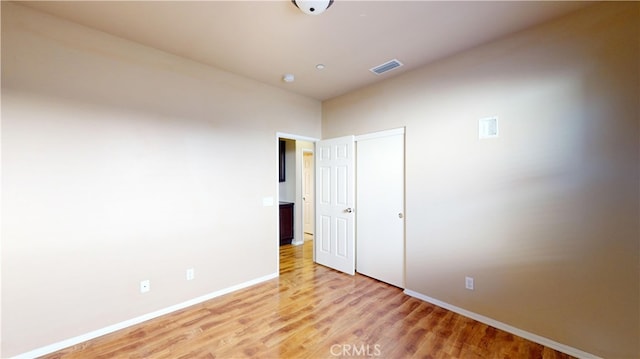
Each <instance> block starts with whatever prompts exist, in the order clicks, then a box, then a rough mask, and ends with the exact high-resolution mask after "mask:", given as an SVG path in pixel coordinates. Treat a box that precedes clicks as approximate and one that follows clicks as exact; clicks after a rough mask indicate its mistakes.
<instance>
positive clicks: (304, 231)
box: [276, 133, 317, 245]
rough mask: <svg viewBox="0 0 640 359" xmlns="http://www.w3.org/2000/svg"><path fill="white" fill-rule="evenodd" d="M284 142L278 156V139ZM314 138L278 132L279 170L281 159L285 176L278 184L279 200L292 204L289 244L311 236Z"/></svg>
mask: <svg viewBox="0 0 640 359" xmlns="http://www.w3.org/2000/svg"><path fill="white" fill-rule="evenodd" d="M281 141H284V153H283V154H282V156H281V155H280V142H281ZM316 141H317V139H316V138H310V137H305V136H298V135H292V134H284V133H277V134H276V142H277V144H278V146H277V149H278V152H277V153H278V159H279V160H278V172H279V173H280V172H281V166H280V163H281V160H280V159H281V158H282V159H284V177H281V181H280V182H279V185H278V196H277V199H278V201H279V202H283V203H291V204H293V239H292V240H291V241H290V243H291V244H292V245H302V244H303V243H304V242H305V238H306V239H309V240H311V239H312V238H313V233H314V230H315V229H314V227H315V216H314V205H315V204H314V194H315V177H314V175H313V173H314V172H313V169H314V151H315V142H316ZM305 167H306V168H307V170H305Z"/></svg>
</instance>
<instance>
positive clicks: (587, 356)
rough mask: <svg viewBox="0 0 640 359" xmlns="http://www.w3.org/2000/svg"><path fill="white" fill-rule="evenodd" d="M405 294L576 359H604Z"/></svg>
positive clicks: (432, 299) (436, 301)
mask: <svg viewBox="0 0 640 359" xmlns="http://www.w3.org/2000/svg"><path fill="white" fill-rule="evenodd" d="M404 293H405V294H406V295H409V296H412V297H414V298H418V299H420V300H423V301H425V302H428V303H431V304H434V305H437V306H438V307H441V308H444V309H447V310H450V311H452V312H455V313H458V314H460V315H462V316H465V317H467V318H471V319H473V320H477V321H479V322H481V323H484V324H487V325H490V326H492V327H494V328H498V329H500V330H504V331H505V332H508V333H511V334H514V335H517V336H519V337H522V338H525V339H527V340H530V341H532V342H534V343H538V344H542V345H544V346H546V347H549V348H552V349H555V350H557V351H559V352H563V353H565V354H569V355H571V356H574V357H576V358H583V359H602V358H600V357H598V356H595V355H593V354H590V353H587V352H584V351H582V350H580V349H576V348H573V347H570V346H568V345H564V344H561V343H558V342H555V341H553V340H551V339H549V338H545V337H542V336H539V335H537V334H533V333H530V332H527V331H525V330H522V329H518V328H516V327H512V326H510V325H508V324H505V323H502V322H499V321H497V320H494V319H491V318H489V317H485V316H484V315H480V314H477V313H474V312H470V311H468V310H466V309H462V308H459V307H456V306H455V305H451V304H449V303H445V302H442V301H440V300H437V299H435V298H431V297H428V296H426V295H424V294H421V293H418V292H414V291H412V290H409V289H405V291H404Z"/></svg>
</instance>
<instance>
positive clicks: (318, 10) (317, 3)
mask: <svg viewBox="0 0 640 359" xmlns="http://www.w3.org/2000/svg"><path fill="white" fill-rule="evenodd" d="M291 2H292V3H293V5H295V6H296V7H297V8H298V9H300V10H301V11H302V12H303V13H305V14H307V15H319V14H322V13H323V12H324V11H325V10H327V9H328V8H329V6H331V4H333V0H291Z"/></svg>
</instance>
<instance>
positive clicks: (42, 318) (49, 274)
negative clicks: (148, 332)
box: [0, 2, 321, 357]
mask: <svg viewBox="0 0 640 359" xmlns="http://www.w3.org/2000/svg"><path fill="white" fill-rule="evenodd" d="M320 109H321V105H320V103H319V102H318V101H315V100H311V99H308V98H304V97H301V96H298V95H294V94H291V93H287V92H284V91H281V90H278V89H275V88H271V87H269V86H266V85H262V84H259V83H257V82H254V81H250V80H247V79H244V78H241V77H238V76H235V75H232V74H229V73H226V72H223V71H220V70H217V69H214V68H210V67H207V66H204V65H200V64H198V63H194V62H191V61H187V60H184V59H181V58H178V57H175V56H172V55H169V54H166V53H162V52H159V51H156V50H153V49H150V48H147V47H144V46H141V45H138V44H135V43H132V42H128V41H125V40H122V39H119V38H116V37H113V36H109V35H106V34H104V33H100V32H97V31H93V30H90V29H87V28H84V27H82V26H79V25H76V24H72V23H69V22H66V21H63V20H60V19H57V18H54V17H51V16H48V15H45V14H42V13H39V12H36V11H34V10H31V9H27V8H24V7H22V6H20V5H16V4H14V3H8V2H2V144H1V148H2V232H1V234H2V253H1V254H2V258H1V265H2V352H1V354H0V355H1V356H2V357H10V356H13V355H16V354H19V353H23V352H27V351H30V350H33V349H36V348H39V347H42V346H46V345H49V344H52V343H55V342H58V341H61V340H65V339H68V338H72V337H75V336H78V335H81V334H84V333H87V332H90V331H92V330H97V329H101V328H104V327H106V326H109V325H113V324H115V323H119V322H122V321H125V320H129V319H131V318H135V317H137V316H140V315H143V314H146V313H150V312H153V311H156V310H159V309H162V308H166V307H169V306H172V305H174V304H177V303H181V302H184V301H187V300H190V299H192V298H196V297H199V296H202V295H206V294H208V293H212V292H215V291H218V290H221V289H225V288H229V287H231V286H234V285H238V284H241V283H245V282H248V281H251V280H255V279H258V278H263V277H265V276H269V275H273V274H275V273H276V272H277V259H278V253H277V243H278V239H277V225H278V212H277V205H275V206H272V207H263V198H264V197H272V198H274V199H275V200H276V201H275V202H276V203H277V197H276V192H277V191H276V189H277V187H276V185H277V181H278V179H277V178H278V177H277V167H278V166H277V153H276V151H275V148H276V146H274V139H275V134H276V132H278V131H282V132H285V133H296V134H300V135H303V136H309V137H320ZM287 119H294V120H287ZM248 221H250V226H247V222H248ZM249 227H250V228H251V232H247V228H249ZM189 267H194V268H195V273H196V277H195V280H194V281H190V282H187V281H186V280H185V278H184V277H185V270H186V269H187V268H189ZM142 279H150V280H151V291H150V292H149V293H147V294H144V295H142V294H140V293H139V292H138V285H139V281H140V280H142Z"/></svg>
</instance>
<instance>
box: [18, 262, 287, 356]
mask: <svg viewBox="0 0 640 359" xmlns="http://www.w3.org/2000/svg"><path fill="white" fill-rule="evenodd" d="M277 277H278V273H272V274H269V275H266V276H264V277H260V278H256V279H253V280H250V281H247V282H244V283H240V284H237V285H234V286H231V287H228V288H225V289H221V290H219V291H215V292H213V293H209V294H205V295H203V296H200V297H196V298H193V299H190V300H188V301H186V302H182V303H179V304H176V305H172V306H170V307H167V308H164V309H160V310H157V311H155V312H152V313H148V314H145V315H141V316H139V317H136V318H132V319H129V320H125V321H124V322H120V323H117V324H114V325H110V326H108V327H105V328H102V329H98V330H94V331H92V332H89V333H86V334H82V335H79V336H77V337H73V338H69V339H66V340H63V341H61V342H58V343H54V344H51V345H47V346H44V347H41V348H38V349H35V350H32V351H29V352H26V353H22V354H19V355H17V356H15V357H13V358H12V359H32V358H37V357H40V356H43V355H47V354H51V353H53V352H56V351H58V350H61V349H64V348H68V347H70V346H73V345H77V344H80V343H83V342H86V341H88V340H91V339H95V338H98V337H101V336H103V335H106V334H110V333H113V332H116V331H118V330H121V329H125V328H128V327H131V326H133V325H136V324H140V323H142V322H145V321H147V320H150V319H154V318H157V317H161V316H163V315H165V314H169V313H172V312H175V311H177V310H180V309H184V308H187V307H190V306H192V305H196V304H200V303H202V302H206V301H207V300H210V299H213V298H216V297H220V296H222V295H225V294H229V293H231V292H235V291H237V290H240V289H243V288H247V287H250V286H252V285H256V284H258V283H262V282H266V281H268V280H271V279H273V278H277Z"/></svg>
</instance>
